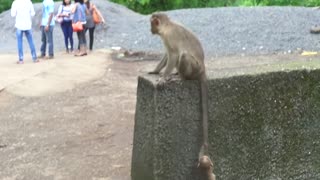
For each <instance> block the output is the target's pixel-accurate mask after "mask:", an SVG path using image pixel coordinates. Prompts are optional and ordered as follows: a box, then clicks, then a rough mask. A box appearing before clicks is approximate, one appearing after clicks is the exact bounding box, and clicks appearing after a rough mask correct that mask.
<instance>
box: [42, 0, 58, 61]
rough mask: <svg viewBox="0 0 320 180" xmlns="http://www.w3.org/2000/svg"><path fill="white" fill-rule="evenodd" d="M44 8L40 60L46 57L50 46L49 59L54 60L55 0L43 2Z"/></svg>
mask: <svg viewBox="0 0 320 180" xmlns="http://www.w3.org/2000/svg"><path fill="white" fill-rule="evenodd" d="M42 4H43V7H42V20H41V26H40V29H41V41H42V44H41V49H40V51H41V56H40V57H39V58H45V57H46V49H47V48H46V47H47V45H48V46H49V48H48V51H49V57H48V59H53V57H54V53H53V28H54V25H55V22H54V20H53V13H54V2H53V0H43V3H42Z"/></svg>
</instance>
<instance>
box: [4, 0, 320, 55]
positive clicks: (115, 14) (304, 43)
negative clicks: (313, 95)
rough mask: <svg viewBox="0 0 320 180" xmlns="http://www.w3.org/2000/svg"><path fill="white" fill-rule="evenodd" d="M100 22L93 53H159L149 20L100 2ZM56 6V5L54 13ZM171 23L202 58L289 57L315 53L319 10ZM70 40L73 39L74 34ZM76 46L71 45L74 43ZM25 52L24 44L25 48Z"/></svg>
mask: <svg viewBox="0 0 320 180" xmlns="http://www.w3.org/2000/svg"><path fill="white" fill-rule="evenodd" d="M92 2H94V3H95V4H96V5H97V6H98V8H99V9H100V10H101V11H102V13H103V15H104V16H105V18H106V22H107V23H106V25H99V26H98V27H97V30H96V42H95V44H94V46H95V48H110V47H113V46H120V47H123V48H125V49H131V50H138V51H141V50H143V51H163V47H162V45H161V42H160V39H159V37H157V36H152V35H151V33H150V30H149V29H150V26H149V17H150V16H149V15H146V16H145V15H140V14H137V13H135V12H133V11H131V10H129V9H127V8H125V7H123V6H121V5H118V4H114V3H111V2H109V1H106V0H92ZM59 5H60V3H56V10H57V9H58V6H59ZM35 9H36V13H37V15H36V17H35V18H34V20H33V21H34V22H33V24H34V38H35V41H36V48H37V49H39V48H40V39H41V38H40V35H41V33H40V31H39V29H38V27H37V24H38V23H39V22H40V19H41V4H35ZM167 14H168V15H169V16H170V17H171V19H174V20H176V21H179V22H181V23H183V24H185V25H186V26H187V27H188V28H189V29H191V30H192V31H193V32H195V33H196V34H197V36H198V37H199V38H200V41H201V42H202V43H203V46H204V48H205V52H206V54H207V56H225V55H235V54H239V55H254V54H268V53H275V52H281V53H291V52H294V51H296V50H310V51H313V50H314V51H319V50H320V43H319V40H320V35H315V34H310V33H309V29H310V27H311V26H312V25H315V24H320V10H315V9H312V8H304V7H254V8H250V7H229V8H203V9H184V10H174V11H168V12H167ZM0 26H1V27H2V28H1V29H0V52H8V51H9V52H16V40H15V30H14V19H13V18H11V17H10V12H9V11H6V12H3V13H2V14H0ZM54 36H55V39H54V45H55V49H56V50H64V43H63V35H62V31H61V29H60V27H59V25H56V28H55V30H54ZM74 37H75V38H76V35H75V34H74ZM76 42H77V40H76ZM25 49H26V50H29V49H27V44H25Z"/></svg>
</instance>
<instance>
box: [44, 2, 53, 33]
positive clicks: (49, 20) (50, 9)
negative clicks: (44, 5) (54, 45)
mask: <svg viewBox="0 0 320 180" xmlns="http://www.w3.org/2000/svg"><path fill="white" fill-rule="evenodd" d="M48 7H49V18H48V22H47V25H46V27H45V31H49V26H50V25H51V21H52V19H53V12H54V3H52V4H49V5H48Z"/></svg>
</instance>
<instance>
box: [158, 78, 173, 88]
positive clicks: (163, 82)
mask: <svg viewBox="0 0 320 180" xmlns="http://www.w3.org/2000/svg"><path fill="white" fill-rule="evenodd" d="M170 80H171V77H170V76H167V77H164V76H163V77H161V78H159V80H158V86H163V85H164V84H165V83H166V82H168V81H170Z"/></svg>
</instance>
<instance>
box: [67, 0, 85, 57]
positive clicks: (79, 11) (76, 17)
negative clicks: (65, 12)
mask: <svg viewBox="0 0 320 180" xmlns="http://www.w3.org/2000/svg"><path fill="white" fill-rule="evenodd" d="M74 2H75V4H74V6H73V9H72V10H71V12H72V13H73V20H72V21H73V23H76V22H79V21H80V22H81V24H82V26H83V29H82V30H81V31H78V32H77V35H78V40H79V46H80V50H79V52H78V53H76V54H75V56H85V55H87V41H86V34H85V26H84V25H85V24H86V14H87V8H86V5H85V4H84V3H83V0H75V1H74Z"/></svg>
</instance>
